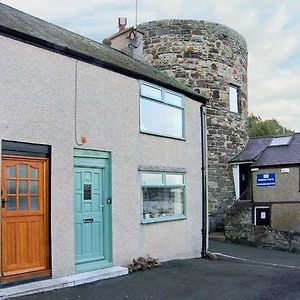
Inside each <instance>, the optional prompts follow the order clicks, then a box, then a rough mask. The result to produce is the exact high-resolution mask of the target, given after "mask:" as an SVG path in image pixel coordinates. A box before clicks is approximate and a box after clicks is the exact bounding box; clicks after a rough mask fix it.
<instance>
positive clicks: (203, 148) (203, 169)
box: [200, 105, 208, 258]
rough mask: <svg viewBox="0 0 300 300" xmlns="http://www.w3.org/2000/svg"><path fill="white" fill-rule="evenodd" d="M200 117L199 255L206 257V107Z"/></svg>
mask: <svg viewBox="0 0 300 300" xmlns="http://www.w3.org/2000/svg"><path fill="white" fill-rule="evenodd" d="M200 119H201V152H202V166H201V174H202V229H201V233H202V251H201V257H202V258H206V257H207V248H208V205H207V129H206V107H205V106H204V105H201V107H200Z"/></svg>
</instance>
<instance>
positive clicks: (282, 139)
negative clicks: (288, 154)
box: [270, 136, 292, 146]
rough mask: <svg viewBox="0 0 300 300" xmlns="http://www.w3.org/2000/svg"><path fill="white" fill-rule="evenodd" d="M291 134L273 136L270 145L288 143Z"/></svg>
mask: <svg viewBox="0 0 300 300" xmlns="http://www.w3.org/2000/svg"><path fill="white" fill-rule="evenodd" d="M291 138H292V136H281V137H274V138H273V139H272V142H271V144H270V146H285V145H288V144H289V142H290V140H291Z"/></svg>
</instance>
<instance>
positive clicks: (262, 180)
mask: <svg viewBox="0 0 300 300" xmlns="http://www.w3.org/2000/svg"><path fill="white" fill-rule="evenodd" d="M256 185H257V186H275V185H276V177H275V173H264V174H257V176H256Z"/></svg>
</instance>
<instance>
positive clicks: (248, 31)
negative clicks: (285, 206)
mask: <svg viewBox="0 0 300 300" xmlns="http://www.w3.org/2000/svg"><path fill="white" fill-rule="evenodd" d="M135 2H136V1H135V0H106V1H105V0H84V1H82V0H8V1H5V0H2V3H4V4H7V5H10V6H13V7H15V8H17V9H20V10H22V11H24V12H27V13H29V14H31V15H34V16H36V17H39V18H41V19H44V20H46V21H49V22H52V23H54V24H56V25H59V26H62V27H64V28H67V29H69V30H71V31H74V32H76V33H79V34H81V35H84V36H87V37H89V38H92V39H94V40H97V41H102V40H103V39H104V38H105V37H107V36H109V35H111V34H113V33H115V32H116V31H117V19H118V17H119V16H122V17H127V18H128V25H134V23H135ZM137 16H138V23H143V22H148V21H153V20H161V19H195V20H206V21H211V22H217V23H221V24H224V25H227V26H229V27H231V28H233V29H235V30H236V31H238V32H239V33H240V34H242V35H243V36H244V38H245V39H246V41H247V44H248V61H249V64H248V80H249V81H248V104H249V112H251V113H254V114H255V115H257V116H260V117H262V118H263V119H271V118H275V119H277V120H278V121H279V122H280V123H281V124H282V125H283V126H285V127H288V128H290V129H293V130H296V131H298V132H300V1H299V0H284V1H282V0H138V14H137Z"/></svg>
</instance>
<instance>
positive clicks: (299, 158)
mask: <svg viewBox="0 0 300 300" xmlns="http://www.w3.org/2000/svg"><path fill="white" fill-rule="evenodd" d="M290 136H292V139H291V141H290V142H289V144H288V145H283V146H270V144H271V141H272V139H273V136H271V137H261V138H250V140H249V142H248V144H247V145H246V147H245V149H244V150H243V151H242V152H240V153H239V154H238V155H237V156H236V157H234V158H233V159H232V160H231V161H230V162H231V163H238V162H253V164H252V166H253V167H264V166H265V167H267V166H280V165H281V166H283V165H300V133H294V134H293V135H290Z"/></svg>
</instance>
